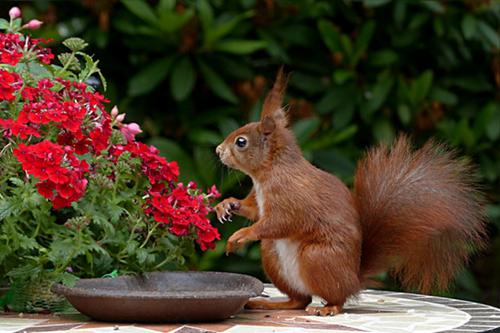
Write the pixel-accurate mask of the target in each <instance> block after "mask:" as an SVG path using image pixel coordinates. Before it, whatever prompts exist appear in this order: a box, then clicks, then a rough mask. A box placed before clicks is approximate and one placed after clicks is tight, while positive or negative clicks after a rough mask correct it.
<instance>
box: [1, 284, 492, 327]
mask: <svg viewBox="0 0 500 333" xmlns="http://www.w3.org/2000/svg"><path fill="white" fill-rule="evenodd" d="M265 293H266V294H267V295H269V296H270V297H272V298H276V299H278V298H281V297H283V295H282V294H280V293H279V291H278V290H276V289H275V288H273V287H272V286H267V287H266V290H265ZM314 302H315V303H320V300H319V299H315V300H314ZM499 327H500V310H499V309H496V308H493V307H491V306H487V305H482V304H477V303H471V302H466V301H460V300H454V299H448V298H440V297H433V296H425V295H416V294H407V293H396V292H386V291H375V290H366V291H364V292H363V293H361V294H360V295H359V297H358V298H357V299H355V300H352V301H350V302H349V303H348V304H347V305H346V307H345V311H344V313H342V314H340V315H337V316H334V317H316V316H307V315H306V313H305V312H304V311H246V310H245V311H242V312H240V313H239V314H237V315H236V316H234V318H230V319H228V320H226V321H223V322H219V323H197V324H154V325H152V324H130V323H127V324H125V323H123V324H116V323H100V322H94V321H91V320H89V319H88V318H86V317H84V316H82V315H23V316H20V315H18V314H13V313H1V312H0V333H23V332H26V333H29V332H51V333H59V332H72V333H93V332H95V333H108V332H109V333H158V332H175V333H201V332H227V333H235V332H242V333H251V332H256V333H261V332H262V333H264V332H265V333H267V332H276V333H285V332H287V333H288V332H290V333H291V332H297V333H327V332H334V333H335V332H337V333H339V332H341V333H348V332H385V333H392V332H416V333H424V332H425V333H426V332H454V333H460V332H463V333H465V332H467V333H470V332H495V331H499V332H500V329H499Z"/></svg>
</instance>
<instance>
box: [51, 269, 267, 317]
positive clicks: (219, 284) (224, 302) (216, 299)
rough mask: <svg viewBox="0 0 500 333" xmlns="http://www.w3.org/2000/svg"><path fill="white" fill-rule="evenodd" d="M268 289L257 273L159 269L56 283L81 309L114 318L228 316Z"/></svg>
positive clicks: (74, 304) (95, 314)
mask: <svg viewBox="0 0 500 333" xmlns="http://www.w3.org/2000/svg"><path fill="white" fill-rule="evenodd" d="M263 289H264V286H263V284H262V283H261V282H260V281H259V280H257V279H256V278H253V277H251V276H248V275H242V274H235V273H223V272H154V273H145V274H141V275H137V276H120V277H117V278H114V279H80V280H78V281H77V282H76V284H75V286H74V287H67V286H63V285H61V284H54V285H53V286H52V291H53V292H54V293H56V294H60V295H64V296H66V298H67V299H68V301H69V302H70V303H71V304H72V305H73V306H74V307H75V308H76V309H77V310H78V311H80V312H81V313H83V314H85V315H87V316H89V317H91V318H93V319H96V320H100V321H112V322H201V321H207V322H208V321H218V320H223V319H226V318H228V317H230V316H231V315H233V314H235V313H237V312H239V311H241V309H242V308H243V306H244V305H245V303H246V302H247V301H248V299H249V298H250V297H255V296H259V295H260V294H261V293H262V291H263Z"/></svg>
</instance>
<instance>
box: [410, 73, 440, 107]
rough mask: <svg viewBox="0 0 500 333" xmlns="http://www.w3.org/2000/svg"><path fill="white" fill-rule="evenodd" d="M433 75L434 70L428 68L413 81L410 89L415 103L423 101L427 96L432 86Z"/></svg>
mask: <svg viewBox="0 0 500 333" xmlns="http://www.w3.org/2000/svg"><path fill="white" fill-rule="evenodd" d="M433 77H434V74H433V73H432V71H431V70H426V71H425V72H423V73H422V74H420V76H419V77H418V78H416V79H415V80H414V81H413V82H412V84H411V88H410V90H411V94H412V96H413V102H414V103H415V104H418V103H420V102H422V101H423V100H424V99H425V98H426V97H427V95H428V93H429V91H430V89H431V87H432V80H433Z"/></svg>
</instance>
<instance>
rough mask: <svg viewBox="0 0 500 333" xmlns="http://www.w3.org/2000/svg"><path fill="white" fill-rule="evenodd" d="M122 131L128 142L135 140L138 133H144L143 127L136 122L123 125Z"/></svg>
mask: <svg viewBox="0 0 500 333" xmlns="http://www.w3.org/2000/svg"><path fill="white" fill-rule="evenodd" d="M120 131H121V132H122V134H123V136H125V139H126V140H127V142H130V141H134V140H135V136H136V134H139V133H142V130H141V128H140V127H139V125H137V124H136V123H130V124H126V125H123V126H122V128H120Z"/></svg>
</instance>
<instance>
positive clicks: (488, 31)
mask: <svg viewBox="0 0 500 333" xmlns="http://www.w3.org/2000/svg"><path fill="white" fill-rule="evenodd" d="M477 26H478V29H479V32H481V34H482V35H483V37H484V39H486V40H487V41H488V43H490V44H491V46H492V47H493V48H495V49H498V48H500V36H499V35H498V32H496V31H495V30H494V29H493V28H492V27H490V26H489V25H488V24H487V23H486V22H484V21H479V22H478V24H477Z"/></svg>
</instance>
